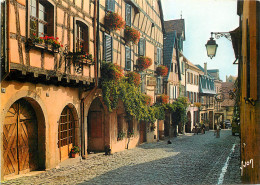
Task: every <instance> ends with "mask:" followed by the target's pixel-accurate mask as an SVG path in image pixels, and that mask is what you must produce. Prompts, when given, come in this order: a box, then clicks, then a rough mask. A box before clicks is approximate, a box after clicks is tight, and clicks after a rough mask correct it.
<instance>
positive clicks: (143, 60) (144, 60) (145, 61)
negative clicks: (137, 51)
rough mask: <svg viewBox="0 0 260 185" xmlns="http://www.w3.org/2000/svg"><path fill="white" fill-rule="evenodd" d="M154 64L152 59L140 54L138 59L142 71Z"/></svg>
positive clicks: (138, 65)
mask: <svg viewBox="0 0 260 185" xmlns="http://www.w3.org/2000/svg"><path fill="white" fill-rule="evenodd" d="M151 65H152V59H151V58H149V57H145V56H140V57H138V59H137V67H138V69H139V70H140V71H143V70H145V69H147V68H148V67H150V66H151Z"/></svg>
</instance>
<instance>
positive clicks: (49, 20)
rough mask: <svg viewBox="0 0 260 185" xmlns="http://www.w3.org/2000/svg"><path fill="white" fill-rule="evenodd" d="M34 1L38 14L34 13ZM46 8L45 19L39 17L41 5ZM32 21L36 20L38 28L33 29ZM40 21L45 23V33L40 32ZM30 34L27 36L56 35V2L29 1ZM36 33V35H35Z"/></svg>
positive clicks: (48, 0) (44, 0) (49, 0)
mask: <svg viewBox="0 0 260 185" xmlns="http://www.w3.org/2000/svg"><path fill="white" fill-rule="evenodd" d="M32 1H35V2H36V7H34V8H35V11H36V16H34V15H32V4H31V3H32ZM40 4H41V5H42V6H43V7H44V8H45V16H46V17H45V18H44V19H45V20H42V19H40V18H39V5H40ZM32 21H35V23H36V26H35V27H36V28H35V29H32ZM39 23H41V24H44V26H45V28H44V33H43V34H41V35H40V34H39ZM28 25H29V26H28V34H29V35H27V37H34V36H37V37H44V36H54V35H55V29H54V28H55V4H54V3H53V2H52V1H51V0H29V1H28ZM32 30H34V31H32ZM33 34H35V35H33Z"/></svg>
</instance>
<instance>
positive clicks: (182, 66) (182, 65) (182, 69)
mask: <svg viewBox="0 0 260 185" xmlns="http://www.w3.org/2000/svg"><path fill="white" fill-rule="evenodd" d="M181 71H182V74H184V62H182V63H181Z"/></svg>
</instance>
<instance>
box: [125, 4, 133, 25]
mask: <svg viewBox="0 0 260 185" xmlns="http://www.w3.org/2000/svg"><path fill="white" fill-rule="evenodd" d="M131 10H132V7H131V5H129V4H125V23H126V25H127V26H131Z"/></svg>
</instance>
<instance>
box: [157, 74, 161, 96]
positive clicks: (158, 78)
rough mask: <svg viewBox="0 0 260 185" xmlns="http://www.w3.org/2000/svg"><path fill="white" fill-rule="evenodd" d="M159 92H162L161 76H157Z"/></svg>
mask: <svg viewBox="0 0 260 185" xmlns="http://www.w3.org/2000/svg"><path fill="white" fill-rule="evenodd" d="M156 85H157V88H156V90H157V94H161V78H160V77H157V84H156Z"/></svg>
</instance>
